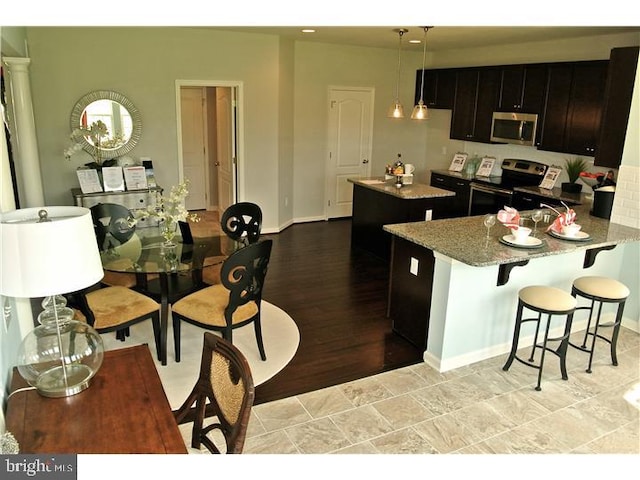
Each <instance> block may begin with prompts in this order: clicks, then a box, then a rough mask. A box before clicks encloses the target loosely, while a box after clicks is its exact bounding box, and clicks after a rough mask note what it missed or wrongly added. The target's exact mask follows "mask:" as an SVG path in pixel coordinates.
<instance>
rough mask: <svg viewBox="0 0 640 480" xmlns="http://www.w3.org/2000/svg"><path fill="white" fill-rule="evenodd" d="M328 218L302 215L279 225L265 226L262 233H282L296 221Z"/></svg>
mask: <svg viewBox="0 0 640 480" xmlns="http://www.w3.org/2000/svg"><path fill="white" fill-rule="evenodd" d="M326 220H327V219H326V218H324V217H301V218H294V219H293V220H288V221H286V222H285V223H283V224H281V225H279V226H278V227H275V228H274V227H270V228H269V227H263V228H262V234H270V233H280V232H282V231H283V230H285V229H287V228H289V227H290V226H291V225H294V224H296V223H311V222H325V221H326Z"/></svg>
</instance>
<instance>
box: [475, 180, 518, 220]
mask: <svg viewBox="0 0 640 480" xmlns="http://www.w3.org/2000/svg"><path fill="white" fill-rule="evenodd" d="M512 197H513V191H511V190H506V189H504V188H500V187H493V186H488V185H482V184H479V183H471V194H470V197H469V215H470V216H473V215H485V214H487V213H498V211H499V210H501V209H503V208H504V207H505V206H508V207H510V206H511V199H512Z"/></svg>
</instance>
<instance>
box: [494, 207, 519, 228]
mask: <svg viewBox="0 0 640 480" xmlns="http://www.w3.org/2000/svg"><path fill="white" fill-rule="evenodd" d="M497 218H498V221H499V222H500V223H502V224H503V225H504V226H505V227H507V228H509V229H511V230H517V229H518V228H519V227H520V212H518V210H516V209H515V208H512V207H507V206H506V205H505V207H504V209H502V210H500V211H499V212H498V215H497Z"/></svg>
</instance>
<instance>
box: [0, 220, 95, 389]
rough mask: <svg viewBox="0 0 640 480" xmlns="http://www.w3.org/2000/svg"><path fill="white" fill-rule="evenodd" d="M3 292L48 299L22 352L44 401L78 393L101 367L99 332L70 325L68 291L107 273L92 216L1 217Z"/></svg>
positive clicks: (28, 376) (22, 366)
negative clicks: (99, 249) (102, 261)
mask: <svg viewBox="0 0 640 480" xmlns="http://www.w3.org/2000/svg"><path fill="white" fill-rule="evenodd" d="M0 239H1V241H2V245H1V248H0V252H1V257H0V265H1V268H0V294H2V295H4V296H7V297H19V298H21V297H22V298H25V297H26V298H33V297H47V298H45V300H44V301H43V302H42V304H43V307H44V308H45V310H44V311H43V312H42V313H41V314H40V315H39V316H38V321H39V322H40V325H39V326H37V327H36V328H35V329H34V330H33V331H31V332H30V333H28V334H27V335H26V336H25V338H24V339H23V341H22V344H21V345H20V348H19V350H18V359H17V366H18V371H19V372H20V374H21V375H22V376H23V377H24V379H25V380H26V381H27V382H28V383H29V384H30V385H32V386H34V387H35V388H36V389H37V390H38V392H39V393H40V394H41V395H43V396H46V397H66V396H69V395H74V394H76V393H79V392H81V391H82V390H84V389H86V388H87V387H88V386H89V381H90V380H91V378H92V377H93V376H94V375H95V373H96V372H97V371H98V369H99V368H100V366H101V365H102V358H103V355H104V346H103V343H102V338H101V337H100V334H98V332H96V331H95V330H94V329H93V328H92V327H91V326H89V325H88V324H86V323H83V322H78V321H74V320H73V310H71V309H70V308H68V307H66V299H65V298H64V297H62V294H64V293H71V292H76V291H78V290H81V289H83V288H86V287H89V286H91V285H94V284H95V283H97V282H99V281H100V279H102V277H103V276H104V271H103V269H102V263H101V261H100V253H99V251H98V245H97V242H96V237H95V234H94V231H93V222H92V220H91V212H90V210H89V209H87V208H82V207H42V208H25V209H20V210H14V211H11V212H5V213H0Z"/></svg>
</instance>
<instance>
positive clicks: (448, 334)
mask: <svg viewBox="0 0 640 480" xmlns="http://www.w3.org/2000/svg"><path fill="white" fill-rule="evenodd" d="M589 208H590V205H588V204H585V205H579V206H575V207H574V209H575V211H576V214H577V219H576V222H577V223H579V224H581V225H582V231H583V232H585V233H587V234H588V235H589V237H588V238H587V239H585V240H584V241H575V240H565V239H560V238H555V237H553V236H551V235H550V234H548V233H546V232H545V230H546V227H547V226H548V224H546V223H543V222H541V223H539V224H538V226H537V232H536V236H537V238H539V239H540V240H541V241H542V242H541V245H540V246H539V247H537V248H518V247H513V246H508V245H505V244H503V243H501V241H500V239H501V238H502V237H503V236H505V235H507V234H508V233H509V231H508V229H507V228H506V227H504V226H502V225H501V224H499V223H498V224H496V225H495V226H493V227H492V228H491V230H490V232H489V235H487V229H486V228H485V227H484V225H483V216H474V217H463V218H452V219H445V220H436V221H431V222H413V223H404V224H392V225H385V226H384V230H385V231H387V232H389V233H390V234H392V235H393V246H392V260H391V280H390V286H389V310H388V314H389V316H390V317H391V319H392V321H393V328H394V330H395V331H396V332H398V333H399V334H401V335H403V336H405V337H406V338H408V339H409V340H410V341H412V342H413V343H415V344H416V345H418V346H420V347H424V348H425V353H424V359H425V361H426V362H427V363H428V364H429V365H431V366H433V367H434V368H437V369H438V370H439V371H441V372H444V371H447V370H450V369H453V368H457V367H460V366H464V365H468V364H471V363H474V362H477V361H480V360H484V359H487V358H491V357H494V356H497V355H501V354H506V353H507V352H508V351H509V347H510V343H511V338H512V334H513V322H514V318H515V311H516V304H517V296H518V291H519V290H520V289H521V288H523V287H525V286H528V285H534V284H538V285H548V286H554V287H557V288H561V289H563V290H565V291H570V289H571V283H572V281H573V279H575V278H577V277H579V276H582V275H603V276H610V277H613V278H616V279H618V280H620V281H622V282H623V283H625V284H627V285H628V286H629V289H630V290H631V292H635V293H632V294H631V296H630V297H629V299H628V301H627V304H626V307H625V312H624V319H623V323H622V325H623V327H628V328H631V329H633V330H636V331H638V330H639V329H640V326H639V323H640V321H639V317H640V313H639V311H640V309H639V307H638V298H637V297H638V294H637V292H638V291H639V288H640V287H639V286H638V282H639V280H638V269H639V257H640V244H639V243H638V242H640V229H636V228H631V227H627V226H623V225H619V224H615V223H611V222H609V221H608V220H605V219H601V218H598V217H594V216H592V215H590V214H589ZM522 214H523V216H526V215H527V212H522ZM551 219H553V217H551ZM531 226H532V227H533V224H531ZM608 313H609V312H605V311H604V310H603V314H605V318H606V315H607V314H608ZM585 327H586V315H578V314H576V317H575V318H574V330H580V329H584V328H585ZM552 328H553V327H552ZM529 334H531V335H532V332H529Z"/></svg>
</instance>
